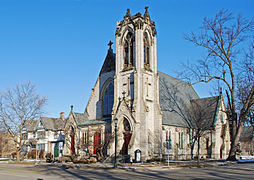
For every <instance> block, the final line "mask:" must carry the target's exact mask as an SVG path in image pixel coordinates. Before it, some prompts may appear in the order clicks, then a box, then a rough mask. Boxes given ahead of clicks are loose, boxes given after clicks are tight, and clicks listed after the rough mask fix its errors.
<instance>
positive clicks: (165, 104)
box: [158, 72, 199, 127]
mask: <svg viewBox="0 0 254 180" xmlns="http://www.w3.org/2000/svg"><path fill="white" fill-rule="evenodd" d="M158 74H159V94H160V96H159V98H160V107H161V110H162V124H165V125H172V126H182V127H190V126H192V124H191V123H192V122H191V118H190V113H191V112H190V109H189V108H190V100H191V99H197V98H199V97H198V95H197V93H196V92H195V90H194V89H193V88H192V86H190V85H189V84H187V83H185V82H183V81H181V80H179V79H176V78H173V77H171V76H169V75H167V74H164V73H162V72H158Z"/></svg>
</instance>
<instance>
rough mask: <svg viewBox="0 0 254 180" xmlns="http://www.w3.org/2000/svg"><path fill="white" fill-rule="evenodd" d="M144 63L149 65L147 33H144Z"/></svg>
mask: <svg viewBox="0 0 254 180" xmlns="http://www.w3.org/2000/svg"><path fill="white" fill-rule="evenodd" d="M144 65H145V66H148V67H149V66H150V49H149V39H148V35H147V33H144Z"/></svg>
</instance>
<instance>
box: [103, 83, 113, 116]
mask: <svg viewBox="0 0 254 180" xmlns="http://www.w3.org/2000/svg"><path fill="white" fill-rule="evenodd" d="M113 104H114V85H113V83H110V84H109V85H108V87H107V88H106V90H105V91H104V96H103V116H109V115H111V112H112V108H113Z"/></svg>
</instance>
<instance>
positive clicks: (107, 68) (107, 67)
mask: <svg viewBox="0 0 254 180" xmlns="http://www.w3.org/2000/svg"><path fill="white" fill-rule="evenodd" d="M115 56H116V55H115V54H114V53H113V50H112V49H111V48H110V49H109V50H108V54H107V56H106V58H105V60H104V63H103V66H102V68H101V71H100V75H101V74H103V73H106V72H111V71H115Z"/></svg>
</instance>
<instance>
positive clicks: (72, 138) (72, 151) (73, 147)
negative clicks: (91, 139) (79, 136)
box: [71, 135, 75, 154]
mask: <svg viewBox="0 0 254 180" xmlns="http://www.w3.org/2000/svg"><path fill="white" fill-rule="evenodd" d="M74 143H75V142H74V135H71V154H74V153H75V146H74Z"/></svg>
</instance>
